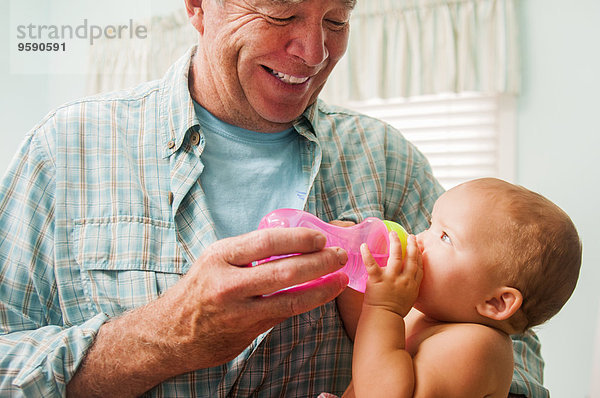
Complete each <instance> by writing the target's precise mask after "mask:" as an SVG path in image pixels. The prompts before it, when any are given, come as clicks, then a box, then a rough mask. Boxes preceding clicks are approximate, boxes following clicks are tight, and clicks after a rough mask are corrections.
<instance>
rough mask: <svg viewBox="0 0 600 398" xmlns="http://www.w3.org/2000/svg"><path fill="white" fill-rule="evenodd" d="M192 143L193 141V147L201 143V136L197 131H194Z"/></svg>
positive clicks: (191, 138)
mask: <svg viewBox="0 0 600 398" xmlns="http://www.w3.org/2000/svg"><path fill="white" fill-rule="evenodd" d="M190 141H192V145H195V146H198V144H199V143H200V134H199V133H198V132H197V131H194V132H193V133H192V136H191V137H190Z"/></svg>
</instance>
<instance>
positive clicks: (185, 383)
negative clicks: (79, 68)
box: [0, 50, 542, 397]
mask: <svg viewBox="0 0 600 398" xmlns="http://www.w3.org/2000/svg"><path fill="white" fill-rule="evenodd" d="M192 51H193V50H192ZM190 58H191V53H190V52H189V53H188V54H186V55H185V56H184V57H183V58H181V60H179V61H178V62H177V63H176V64H175V65H173V67H171V69H170V70H169V71H168V72H167V74H166V75H165V77H164V78H163V79H162V80H159V81H154V82H149V83H146V84H143V85H141V86H138V87H136V88H134V89H132V90H130V91H124V92H119V93H112V94H109V95H105V96H98V97H93V98H87V99H83V100H80V101H76V102H73V103H70V104H67V105H65V106H62V107H60V108H59V109H57V110H56V111H54V112H52V113H51V114H49V115H48V116H47V117H46V118H45V119H44V120H43V121H42V122H41V123H40V124H39V125H38V126H36V127H35V128H34V129H33V130H32V131H31V132H30V133H29V134H28V135H27V137H26V139H25V141H24V143H23V145H22V146H21V148H20V150H19V152H18V154H17V156H16V158H15V159H14V161H13V162H12V164H11V166H10V168H9V170H8V172H7V174H6V175H5V177H4V179H3V180H2V182H1V184H0V264H1V269H0V298H1V302H0V353H1V355H0V391H1V394H3V395H4V394H6V395H11V396H19V395H22V396H27V397H34V396H44V397H50V396H61V395H65V389H66V385H67V383H68V382H69V380H70V379H71V378H72V376H73V374H74V373H75V371H76V370H77V367H78V365H79V364H80V363H81V361H82V359H83V357H84V355H85V353H86V350H87V349H88V348H89V347H90V345H91V344H92V343H93V341H94V337H95V335H96V333H97V332H98V329H99V328H100V327H101V326H102V324H103V323H104V322H106V321H107V319H109V318H110V317H113V316H118V315H119V314H121V313H123V312H124V311H127V310H130V309H132V308H135V307H138V306H141V305H144V304H146V303H148V302H149V301H151V300H154V299H156V298H157V297H158V296H159V295H160V294H161V293H162V292H164V291H165V290H167V289H168V288H169V287H171V286H173V285H174V284H175V283H177V281H178V280H179V279H180V278H181V276H182V275H183V274H185V273H186V271H187V270H188V269H189V267H190V265H191V264H192V263H193V262H194V259H196V258H197V257H198V256H199V255H200V254H201V253H202V251H203V250H204V249H205V248H206V247H207V246H208V245H209V244H210V243H212V242H214V241H215V240H216V237H215V231H214V227H213V223H212V221H211V217H210V210H209V209H208V208H207V206H206V202H205V197H204V193H203V191H202V187H201V185H200V182H199V177H200V175H201V173H202V169H203V165H202V159H201V154H202V149H203V147H204V136H203V133H202V127H201V126H200V125H199V123H198V120H197V118H196V115H195V112H194V106H193V103H192V100H191V97H190V94H189V91H188V70H189V64H190ZM294 127H295V129H296V131H297V132H298V134H300V135H301V136H302V137H303V140H304V145H303V146H302V153H301V158H302V164H303V172H304V174H305V176H306V178H307V181H308V182H309V185H310V188H311V189H310V192H309V194H308V196H307V198H306V203H305V210H307V211H310V212H311V213H313V214H316V215H317V216H318V217H320V218H322V219H324V220H334V219H345V220H353V221H356V222H359V221H361V220H362V219H364V218H366V217H369V216H375V217H380V218H385V219H391V220H396V221H398V222H400V223H401V224H402V225H404V226H406V227H408V228H409V229H411V230H412V232H418V231H420V230H423V229H425V228H426V227H427V225H428V224H427V223H428V221H427V220H428V217H429V211H430V209H431V208H432V206H433V203H434V201H435V199H436V198H437V197H438V196H439V195H440V194H441V192H442V188H441V187H440V185H439V184H438V183H437V182H436V180H435V179H434V178H433V176H432V174H431V170H430V167H429V165H428V163H427V161H426V159H425V158H424V157H423V155H422V154H421V153H420V152H418V151H417V150H416V149H415V148H414V147H413V146H412V145H411V144H410V143H408V142H407V141H406V140H405V139H404V138H403V137H402V136H401V134H400V133H398V132H397V131H395V130H393V129H392V128H391V127H390V126H388V125H386V124H384V123H382V122H380V121H377V120H375V119H372V118H368V117H366V116H362V115H357V114H355V113H352V112H349V111H347V110H343V109H339V108H335V107H329V106H327V105H325V104H324V103H322V102H318V103H317V104H315V105H314V106H312V107H310V108H309V109H307V111H306V112H305V113H304V115H303V116H302V117H300V118H299V119H298V121H297V122H296V123H295V125H294ZM250 185H251V183H249V187H248V188H249V189H251V186H250ZM351 357H352V345H351V342H350V341H349V340H348V338H347V337H346V335H345V333H344V331H343V328H342V326H341V321H340V318H339V316H338V314H337V310H336V307H335V304H334V303H333V302H331V303H328V304H326V305H324V306H321V307H318V308H316V309H314V310H312V311H310V312H307V313H305V314H301V315H299V316H295V317H292V318H290V319H288V320H287V321H285V322H283V323H281V324H279V325H277V326H276V327H274V328H273V329H272V330H270V331H269V332H267V333H265V334H263V335H261V336H260V337H259V338H257V339H256V340H255V341H254V342H253V344H251V345H250V346H249V347H248V348H247V349H246V350H245V351H244V352H242V353H241V354H240V355H239V356H238V357H237V358H236V359H234V360H233V361H231V362H229V363H227V364H224V365H222V366H217V367H214V368H210V369H203V370H198V371H196V372H192V373H188V374H183V375H180V376H177V377H175V378H172V379H169V380H167V381H165V382H163V383H162V384H160V385H158V386H157V387H155V388H154V389H153V390H151V391H149V392H148V393H147V396H156V397H174V396H181V397H191V396H203V397H226V396H236V397H237V396H255V397H274V396H289V397H311V396H316V395H318V394H319V393H320V392H322V391H329V392H332V393H336V394H341V393H342V392H343V391H344V389H345V387H346V385H347V384H348V382H349V381H350V377H351ZM524 359H525V360H526V362H527V366H528V367H529V369H534V370H535V371H534V374H535V375H538V374H541V366H542V363H541V362H540V361H537V360H536V359H535V358H533V361H532V362H530V359H531V357H529V356H527V355H526V356H525V358H524ZM538 369H539V370H540V371H539V372H538V371H537V370H538ZM518 376H519V375H518V374H517V377H518ZM527 384H528V385H534V384H535V381H534V380H533V379H532V380H529V381H527ZM524 388H526V387H524ZM518 391H519V392H521V391H522V390H518Z"/></svg>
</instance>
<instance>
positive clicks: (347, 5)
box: [266, 0, 356, 9]
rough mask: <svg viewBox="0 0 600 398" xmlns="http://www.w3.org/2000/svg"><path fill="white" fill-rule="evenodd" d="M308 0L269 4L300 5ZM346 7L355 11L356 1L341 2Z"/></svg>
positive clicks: (291, 0) (282, 0)
mask: <svg viewBox="0 0 600 398" xmlns="http://www.w3.org/2000/svg"><path fill="white" fill-rule="evenodd" d="M305 1H306V0H267V1H266V2H267V3H274V4H300V3H304V2H305ZM339 1H340V3H342V4H343V5H344V6H346V7H348V8H350V9H353V8H354V6H355V5H356V0H339Z"/></svg>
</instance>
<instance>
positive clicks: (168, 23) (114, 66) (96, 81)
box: [86, 6, 198, 94]
mask: <svg viewBox="0 0 600 398" xmlns="http://www.w3.org/2000/svg"><path fill="white" fill-rule="evenodd" d="M139 25H143V26H144V27H146V28H147V30H148V34H147V37H146V38H145V39H139V38H136V37H134V38H131V39H130V38H121V39H118V40H115V39H110V40H109V39H102V40H98V41H97V42H95V43H94V45H93V46H92V48H91V50H90V56H89V65H88V81H87V84H86V91H87V93H88V94H95V93H99V92H106V91H114V90H120V89H123V88H127V87H131V86H134V85H136V84H138V83H142V82H145V81H149V80H154V79H159V78H160V77H162V75H163V74H164V73H165V72H166V71H167V69H168V68H169V66H171V64H172V63H173V62H175V61H176V60H177V59H178V58H179V57H181V56H182V55H183V54H184V53H185V51H186V50H187V49H188V48H190V47H191V46H192V45H194V44H195V43H197V42H198V32H197V31H196V30H195V29H194V27H193V26H192V25H191V23H190V22H189V20H188V17H187V14H186V12H185V9H184V8H183V6H182V9H181V11H178V12H175V13H173V14H171V15H167V16H157V17H154V18H152V19H151V20H150V21H140V22H139Z"/></svg>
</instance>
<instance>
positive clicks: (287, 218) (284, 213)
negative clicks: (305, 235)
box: [258, 209, 408, 292]
mask: <svg viewBox="0 0 600 398" xmlns="http://www.w3.org/2000/svg"><path fill="white" fill-rule="evenodd" d="M277 227H280V228H281V227H283V228H290V227H306V228H311V229H316V230H318V231H321V232H323V233H324V234H325V236H326V237H327V243H326V246H327V247H330V246H337V247H341V248H343V249H344V250H346V252H347V253H348V262H347V263H346V265H345V266H344V267H343V268H341V269H340V270H339V271H336V272H344V273H346V274H347V275H348V277H349V278H350V282H349V283H348V286H350V287H351V288H352V289H354V290H358V291H359V292H364V291H365V287H366V285H367V277H368V275H367V270H366V268H365V265H364V264H363V262H362V258H361V255H360V245H361V244H362V243H363V242H364V243H366V244H367V245H368V247H369V250H370V251H371V254H372V255H373V257H374V258H375V261H376V262H377V264H379V266H380V267H385V266H386V264H387V259H388V257H389V243H390V242H389V237H388V231H396V232H397V233H398V236H399V237H400V242H401V243H402V255H403V256H404V255H405V254H406V239H407V237H408V234H407V232H406V231H405V230H404V228H402V226H401V225H400V224H397V223H395V222H393V221H387V220H380V219H379V218H375V217H369V218H366V219H365V220H364V221H363V222H361V223H360V224H356V225H354V226H352V227H338V226H335V225H332V224H329V223H326V222H325V221H322V220H320V219H319V218H317V217H316V216H314V215H312V214H310V213H307V212H305V211H302V210H297V209H278V210H275V211H272V212H271V213H269V214H267V215H266V216H264V217H263V219H262V220H261V222H260V224H259V226H258V229H263V228H277ZM281 257H287V256H277V257H270V258H268V259H266V260H263V261H260V262H259V263H263V262H264V261H271V260H275V259H276V258H281Z"/></svg>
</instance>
